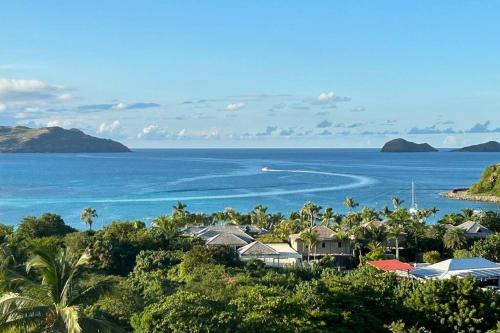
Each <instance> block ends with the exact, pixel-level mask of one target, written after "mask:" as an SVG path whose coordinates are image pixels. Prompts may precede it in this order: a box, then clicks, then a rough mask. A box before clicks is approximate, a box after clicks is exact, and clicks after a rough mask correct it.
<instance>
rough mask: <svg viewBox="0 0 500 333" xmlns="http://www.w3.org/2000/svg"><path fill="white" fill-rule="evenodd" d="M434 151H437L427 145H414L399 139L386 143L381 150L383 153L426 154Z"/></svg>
mask: <svg viewBox="0 0 500 333" xmlns="http://www.w3.org/2000/svg"><path fill="white" fill-rule="evenodd" d="M436 151H438V150H437V149H436V148H434V147H432V146H431V145H429V144H428V143H415V142H411V141H407V140H405V139H401V138H399V139H394V140H391V141H389V142H386V143H385V144H384V146H383V147H382V150H381V152H384V153H427V152H436Z"/></svg>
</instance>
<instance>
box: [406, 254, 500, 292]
mask: <svg viewBox="0 0 500 333" xmlns="http://www.w3.org/2000/svg"><path fill="white" fill-rule="evenodd" d="M410 275H411V276H413V277H416V278H419V279H450V278H452V277H458V278H464V277H466V276H468V275H470V276H472V277H473V278H474V279H475V280H478V281H488V282H491V283H495V282H496V284H497V285H498V286H500V264H497V263H496V262H493V261H489V260H487V259H484V258H480V257H475V258H462V259H447V260H444V261H441V262H438V263H435V264H432V265H429V266H425V267H421V268H415V269H413V270H411V271H410Z"/></svg>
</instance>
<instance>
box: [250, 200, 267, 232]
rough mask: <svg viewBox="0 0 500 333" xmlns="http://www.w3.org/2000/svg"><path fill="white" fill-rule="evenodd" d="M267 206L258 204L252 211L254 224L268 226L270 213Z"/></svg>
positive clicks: (251, 215) (262, 226) (251, 216)
mask: <svg viewBox="0 0 500 333" xmlns="http://www.w3.org/2000/svg"><path fill="white" fill-rule="evenodd" d="M266 212H267V207H264V206H262V205H258V206H256V207H255V208H254V209H253V210H252V211H251V212H250V221H251V222H252V224H253V225H256V226H258V227H261V228H267V227H268V225H269V215H268V214H267V213H266Z"/></svg>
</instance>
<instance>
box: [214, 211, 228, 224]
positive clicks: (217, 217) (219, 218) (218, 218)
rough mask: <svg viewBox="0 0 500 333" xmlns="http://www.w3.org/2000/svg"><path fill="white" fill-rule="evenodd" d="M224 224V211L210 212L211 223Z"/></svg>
mask: <svg viewBox="0 0 500 333" xmlns="http://www.w3.org/2000/svg"><path fill="white" fill-rule="evenodd" d="M221 222H222V224H225V222H226V214H225V213H224V212H215V213H213V214H212V225H216V224H217V223H221Z"/></svg>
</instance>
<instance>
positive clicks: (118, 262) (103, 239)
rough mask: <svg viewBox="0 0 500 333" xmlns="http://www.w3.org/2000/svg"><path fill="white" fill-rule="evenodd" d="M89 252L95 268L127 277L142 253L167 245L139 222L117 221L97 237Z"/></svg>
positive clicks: (98, 233)
mask: <svg viewBox="0 0 500 333" xmlns="http://www.w3.org/2000/svg"><path fill="white" fill-rule="evenodd" d="M95 239H96V241H95V242H94V244H93V245H92V247H91V249H90V253H91V254H92V259H93V262H94V264H95V265H96V267H99V268H101V269H104V270H106V271H108V272H110V273H112V274H119V275H126V274H128V273H129V272H130V271H132V269H133V267H134V265H135V257H136V256H137V254H138V253H139V252H140V251H141V250H149V249H157V248H160V247H161V246H162V245H165V246H166V244H165V241H164V239H163V238H161V237H155V235H154V234H153V232H151V230H150V229H148V228H146V226H145V224H144V223H143V222H140V221H133V222H126V221H115V222H113V223H112V224H110V225H108V226H106V227H104V228H103V229H102V230H101V231H99V232H97V233H96V234H95Z"/></svg>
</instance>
